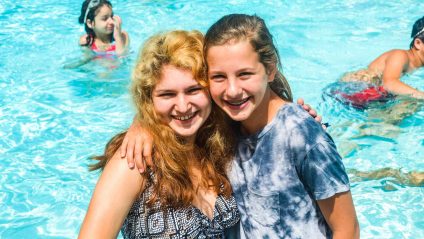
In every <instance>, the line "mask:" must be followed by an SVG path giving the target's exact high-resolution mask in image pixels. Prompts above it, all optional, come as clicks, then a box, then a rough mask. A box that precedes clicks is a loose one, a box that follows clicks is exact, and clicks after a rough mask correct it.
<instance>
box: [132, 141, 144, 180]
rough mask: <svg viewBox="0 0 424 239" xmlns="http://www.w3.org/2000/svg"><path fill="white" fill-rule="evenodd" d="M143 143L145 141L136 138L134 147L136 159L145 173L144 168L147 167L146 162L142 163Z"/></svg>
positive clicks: (139, 169)
mask: <svg viewBox="0 0 424 239" xmlns="http://www.w3.org/2000/svg"><path fill="white" fill-rule="evenodd" d="M142 144H143V141H142V140H141V139H140V138H138V139H137V140H136V143H135V148H134V161H135V164H136V166H137V168H138V171H140V173H144V170H145V169H146V167H145V166H144V163H142V160H143V157H142V147H143V146H142ZM140 162H141V163H140Z"/></svg>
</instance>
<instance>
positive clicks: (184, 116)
mask: <svg viewBox="0 0 424 239" xmlns="http://www.w3.org/2000/svg"><path fill="white" fill-rule="evenodd" d="M196 114H197V112H193V113H190V114H187V115H181V116H176V115H173V116H172V118H174V119H176V120H181V121H187V120H191V119H192V118H193V117H194V116H195V115H196Z"/></svg>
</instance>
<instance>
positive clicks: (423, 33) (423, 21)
mask: <svg viewBox="0 0 424 239" xmlns="http://www.w3.org/2000/svg"><path fill="white" fill-rule="evenodd" d="M411 38H412V41H411V44H409V48H410V49H412V48H413V47H414V43H415V40H416V39H419V40H421V41H422V42H424V17H422V18H420V19H418V20H417V21H416V22H415V23H414V25H413V26H412V31H411Z"/></svg>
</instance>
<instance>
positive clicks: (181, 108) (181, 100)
mask: <svg viewBox="0 0 424 239" xmlns="http://www.w3.org/2000/svg"><path fill="white" fill-rule="evenodd" d="M190 107H191V104H190V100H189V97H188V96H187V95H185V94H180V95H178V97H177V102H176V105H175V108H176V110H177V111H178V112H180V113H186V112H187V111H188V110H189V109H190Z"/></svg>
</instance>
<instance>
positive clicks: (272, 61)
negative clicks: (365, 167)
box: [204, 14, 293, 102]
mask: <svg viewBox="0 0 424 239" xmlns="http://www.w3.org/2000/svg"><path fill="white" fill-rule="evenodd" d="M243 40H248V41H249V42H250V44H251V45H252V47H253V49H254V50H255V52H256V53H258V55H259V61H260V62H261V63H262V64H263V65H264V66H265V69H266V71H267V73H270V72H271V71H272V70H273V69H275V68H277V69H276V70H277V73H276V75H275V78H274V80H273V81H272V82H270V83H269V85H270V87H271V89H272V90H273V91H274V92H275V93H276V94H277V95H278V96H280V97H281V98H282V99H283V100H286V101H290V102H292V101H293V96H292V92H291V89H290V85H289V83H288V82H287V79H286V78H285V77H284V75H283V74H282V72H281V62H280V56H279V54H278V50H277V48H276V47H275V45H274V42H273V37H272V35H271V33H270V32H269V30H268V28H267V26H266V24H265V21H264V20H263V19H262V18H260V17H258V16H256V15H245V14H230V15H226V16H224V17H222V18H221V19H219V20H218V21H217V22H216V23H214V24H213V25H212V26H211V27H210V28H209V30H208V31H207V32H206V35H205V45H204V52H205V55H207V53H208V50H209V48H211V47H212V46H221V45H224V44H227V43H233V42H238V41H243Z"/></svg>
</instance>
